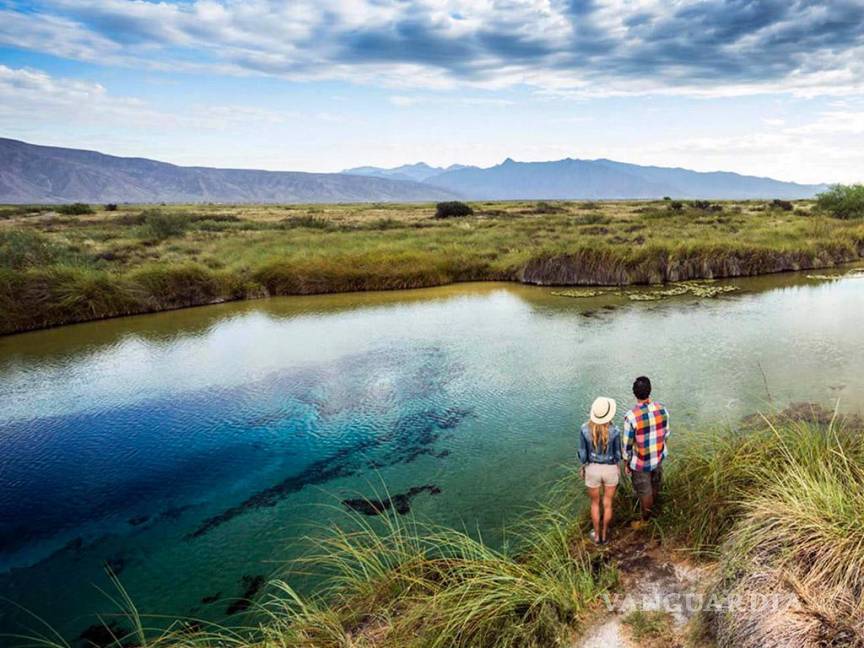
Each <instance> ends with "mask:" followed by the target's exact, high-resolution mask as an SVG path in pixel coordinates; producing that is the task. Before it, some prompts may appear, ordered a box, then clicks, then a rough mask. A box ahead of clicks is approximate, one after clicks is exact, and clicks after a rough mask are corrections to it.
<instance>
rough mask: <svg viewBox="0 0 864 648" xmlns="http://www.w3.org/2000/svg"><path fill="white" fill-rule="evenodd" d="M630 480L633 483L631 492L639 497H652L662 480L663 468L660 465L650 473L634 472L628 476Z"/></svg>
mask: <svg viewBox="0 0 864 648" xmlns="http://www.w3.org/2000/svg"><path fill="white" fill-rule="evenodd" d="M630 480H631V481H632V482H633V492H635V493H636V494H637V495H638V496H639V497H648V496H649V495H654V493H656V492H657V491H659V490H660V483H661V482H662V480H663V466H662V464H661V465H659V466H657V467H656V468H655V469H654V470H652V471H651V472H643V471H641V470H640V471H635V470H634V471H633V472H632V473H631V474H630Z"/></svg>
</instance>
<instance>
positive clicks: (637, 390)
mask: <svg viewBox="0 0 864 648" xmlns="http://www.w3.org/2000/svg"><path fill="white" fill-rule="evenodd" d="M633 395H634V396H635V397H636V398H638V399H639V400H646V399H647V398H648V397H649V396H651V380H650V379H649V378H648V377H647V376H639V377H638V378H637V379H636V380H634V381H633Z"/></svg>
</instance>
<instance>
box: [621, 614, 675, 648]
mask: <svg viewBox="0 0 864 648" xmlns="http://www.w3.org/2000/svg"><path fill="white" fill-rule="evenodd" d="M672 621H673V620H672V615H671V614H670V613H669V612H663V611H661V610H633V611H632V612H630V613H629V614H628V615H627V616H625V617H624V618H623V619H622V620H621V622H622V623H623V624H624V625H625V626H627V629H628V630H629V632H630V636H631V637H632V638H633V641H635V642H637V643H638V644H640V645H643V646H645V645H647V646H657V645H661V646H662V645H670V646H671V645H674V644H673V643H672V638H673V637H674V635H675V629H674V626H673V623H672ZM664 642H665V643H664Z"/></svg>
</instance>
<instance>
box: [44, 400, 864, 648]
mask: <svg viewBox="0 0 864 648" xmlns="http://www.w3.org/2000/svg"><path fill="white" fill-rule="evenodd" d="M862 431H864V422H862V421H861V420H860V419H858V418H853V419H848V420H845V421H842V420H839V419H835V417H834V416H833V415H832V413H831V412H828V411H826V410H824V409H822V408H820V407H818V406H816V407H810V406H804V405H797V406H793V407H792V408H790V409H788V410H786V411H785V412H783V413H781V414H779V415H776V416H773V417H771V418H770V419H765V418H762V417H758V416H754V417H750V418H749V419H746V420H745V421H744V422H742V423H741V424H740V425H739V426H738V428H737V429H734V430H728V431H711V432H704V431H703V432H698V433H694V432H691V433H688V434H687V435H686V438H687V443H686V445H683V446H679V445H676V447H675V451H674V453H673V455H672V456H671V458H670V463H669V465H668V466H667V469H666V470H667V475H666V478H665V479H666V481H665V485H664V499H663V505H662V510H661V512H660V514H659V516H658V517H657V518H656V519H655V520H654V521H653V522H652V523H651V525H650V526H649V528H648V530H647V531H646V532H645V533H653V534H654V535H656V536H659V537H660V538H662V542H663V545H664V546H663V552H664V553H665V554H667V555H672V554H675V553H677V554H679V555H680V554H682V553H688V554H690V555H691V556H695V557H697V558H700V559H701V560H706V561H716V569H714V570H713V572H714V573H716V576H715V577H714V581H713V582H712V583H709V584H708V587H707V593H708V594H709V595H710V596H709V598H708V599H707V604H706V605H705V606H704V607H703V610H702V613H701V615H700V616H699V617H697V621H698V624H697V628H695V629H696V630H699V631H701V632H703V633H704V636H702V637H699V638H698V641H699V643H700V645H717V646H721V647H725V646H730V647H732V646H754V647H755V646H791V645H794V646H801V647H802V648H809V647H811V646H812V647H813V648H816V647H817V646H841V645H842V646H862V645H864V596H862V593H864V517H862V515H861V511H862V510H864V434H862ZM682 436H683V435H682ZM682 443H683V441H682ZM582 488H583V487H582V483H581V480H580V479H579V478H578V471H577V470H576V469H575V468H574V469H573V470H572V472H571V473H570V474H569V475H568V476H567V477H566V478H565V479H564V480H562V481H561V482H560V483H559V484H558V485H557V486H556V488H554V489H553V496H552V498H551V503H550V505H549V506H548V507H545V508H541V509H540V510H539V511H538V512H536V513H534V514H533V515H532V516H531V517H529V518H528V519H526V520H525V521H524V523H523V524H521V525H520V526H518V527H517V529H516V530H515V532H514V533H513V534H512V535H511V537H510V539H509V540H508V542H506V543H505V548H504V549H501V550H494V549H492V548H490V547H488V546H486V545H484V544H483V543H482V541H479V540H477V539H475V538H473V537H471V536H469V535H468V534H465V533H462V532H460V531H455V530H450V529H442V528H437V527H431V526H427V525H424V524H422V523H421V522H419V521H417V520H416V519H414V518H412V517H410V516H408V517H405V518H401V517H399V516H397V515H392V516H391V515H388V516H386V517H385V519H384V520H383V521H381V520H377V519H376V520H375V521H374V522H372V523H370V522H368V521H367V519H365V518H363V519H361V518H359V517H358V518H356V519H355V520H354V524H353V526H351V528H344V527H343V528H336V527H334V528H330V529H328V530H326V532H323V533H322V534H321V535H320V536H318V537H316V538H315V542H314V543H312V544H314V546H315V547H316V549H315V550H314V552H313V553H312V554H310V555H307V556H306V557H304V558H303V559H301V560H300V562H299V565H295V566H294V568H295V569H297V570H299V571H300V572H303V571H306V570H307V569H308V568H313V569H316V570H320V569H325V570H326V571H327V573H328V575H329V577H328V579H327V583H328V586H327V587H325V589H323V590H322V591H321V592H319V594H317V595H316V596H313V597H311V598H306V597H302V596H300V595H299V594H297V593H296V592H295V591H294V590H293V589H292V588H291V587H290V586H289V585H288V583H286V582H284V581H281V580H277V581H274V582H273V583H271V587H270V591H269V594H268V595H267V596H266V597H265V599H264V600H262V601H261V602H260V603H259V604H258V605H257V618H256V621H257V624H256V625H254V626H251V627H245V628H242V629H239V630H228V629H225V628H221V627H219V626H213V627H212V628H208V627H206V626H204V627H202V626H201V625H200V624H197V625H196V626H195V627H192V626H190V625H189V624H184V623H180V622H178V623H175V624H174V625H173V626H172V627H171V628H169V630H168V631H167V632H166V631H160V632H156V633H155V635H156V636H155V638H148V636H147V635H148V634H153V633H148V632H146V631H144V630H143V628H142V621H141V617H140V615H138V613H137V612H134V608H131V604H130V605H129V606H128V607H129V609H130V610H132V611H130V612H129V613H128V614H127V616H128V620H129V622H131V625H132V627H133V630H132V631H127V634H126V635H124V636H122V637H121V636H119V635H118V641H117V643H116V648H119V646H120V645H122V644H123V642H124V641H126V640H127V639H128V638H134V640H135V641H136V642H137V643H136V645H141V646H168V647H170V648H186V647H189V648H191V647H192V646H206V647H212V648H215V647H216V646H235V647H236V648H282V647H286V646H304V647H305V648H336V647H340V646H366V647H372V646H374V647H376V648H392V647H397V646H398V647H400V648H402V647H406V648H408V647H418V648H419V647H421V646H423V647H426V646H440V647H444V646H447V647H451V646H452V647H469V646H472V647H473V646H484V647H485V646H489V647H499V646H500V647H537V648H540V647H542V646H553V645H568V643H569V642H571V641H572V640H573V639H574V638H575V637H576V636H578V635H579V634H580V633H581V632H582V631H584V629H585V628H586V627H587V626H588V625H589V624H590V623H591V622H592V621H594V620H595V619H597V618H599V619H603V618H605V615H606V614H608V613H607V612H606V610H605V607H604V605H603V602H604V600H605V596H606V595H607V594H609V593H611V592H614V591H616V589H618V587H619V585H618V580H617V571H616V566H615V560H616V558H617V559H627V555H626V551H625V552H624V553H623V554H621V553H620V552H618V553H617V554H616V551H615V547H614V541H613V546H612V548H611V553H608V552H607V551H606V550H601V549H597V548H596V547H594V546H593V545H592V544H591V543H589V542H587V541H586V532H587V528H588V524H587V519H586V516H585V511H584V508H581V507H580V506H579V505H578V503H576V504H574V502H576V498H574V497H573V494H574V493H575V492H581V491H582ZM618 499H619V502H618V503H617V506H616V510H617V512H618V513H617V516H618V517H617V521H616V528H621V527H622V526H624V525H625V524H626V523H627V521H628V520H629V519H630V518H631V517H632V515H633V513H632V511H634V510H635V509H634V507H633V506H632V504H633V503H634V502H633V494H632V491H631V490H630V489H629V488H627V482H626V481H625V482H624V487H622V488H621V489H619V495H618ZM778 593H779V594H781V595H782V596H781V597H780V598H779V599H777V600H778V603H777V604H776V605H773V606H772V607H770V608H765V607H760V606H758V605H756V606H751V605H748V604H747V601H748V600H749V599H748V598H747V597H752V596H754V595H755V596H757V597H760V598H759V600H758V601H757V603H758V602H760V601H761V602H763V603H764V600H767V599H766V598H761V597H768V596H769V595H774V594H778ZM124 600H126V599H125V598H124ZM740 601H744V605H743V606H742V607H740V608H734V609H733V610H731V611H730V610H728V609H725V608H724V606H728V605H733V604H736V603H738V602H740ZM622 621H623V623H624V625H625V626H627V627H628V630H629V632H630V633H631V634H632V636H633V638H634V639H636V641H637V642H639V643H640V645H642V644H643V642H644V644H645V645H657V646H660V645H668V644H667V643H664V640H668V639H669V638H670V636H671V633H670V627H671V618H670V616H669V615H668V614H666V613H664V612H646V611H640V610H637V611H636V612H632V613H631V614H629V615H627V616H625V617H624V619H623V620H622ZM691 635H692V636H695V634H694V633H691ZM51 645H60V644H51Z"/></svg>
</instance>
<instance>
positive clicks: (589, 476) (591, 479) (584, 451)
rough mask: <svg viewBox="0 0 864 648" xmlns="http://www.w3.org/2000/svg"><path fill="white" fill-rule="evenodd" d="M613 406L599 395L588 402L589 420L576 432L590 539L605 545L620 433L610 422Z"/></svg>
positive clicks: (612, 497)
mask: <svg viewBox="0 0 864 648" xmlns="http://www.w3.org/2000/svg"><path fill="white" fill-rule="evenodd" d="M616 409H617V407H616V405H615V401H614V400H613V399H611V398H606V397H605V396H600V397H599V398H598V399H597V400H595V401H594V403H593V404H592V405H591V416H590V419H589V421H588V422H587V423H585V424H584V425H583V426H582V433H581V434H580V435H579V461H580V463H581V464H582V468H581V469H580V475H581V476H582V478H583V479H584V480H585V486H586V487H587V488H588V496H589V497H590V498H591V522H592V523H593V525H594V528H593V529H592V530H591V539H592V540H593V541H594V542H596V543H598V544H606V540H607V538H608V535H607V534H608V532H609V523H610V522H611V521H612V500H613V499H614V497H615V489H616V488H617V487H618V463H619V462H620V461H621V432H620V431H619V430H618V427H617V426H616V425H614V424H611V421H612V419H613V418H615V411H616ZM601 507H602V517H601ZM601 520H602V527H601Z"/></svg>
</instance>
